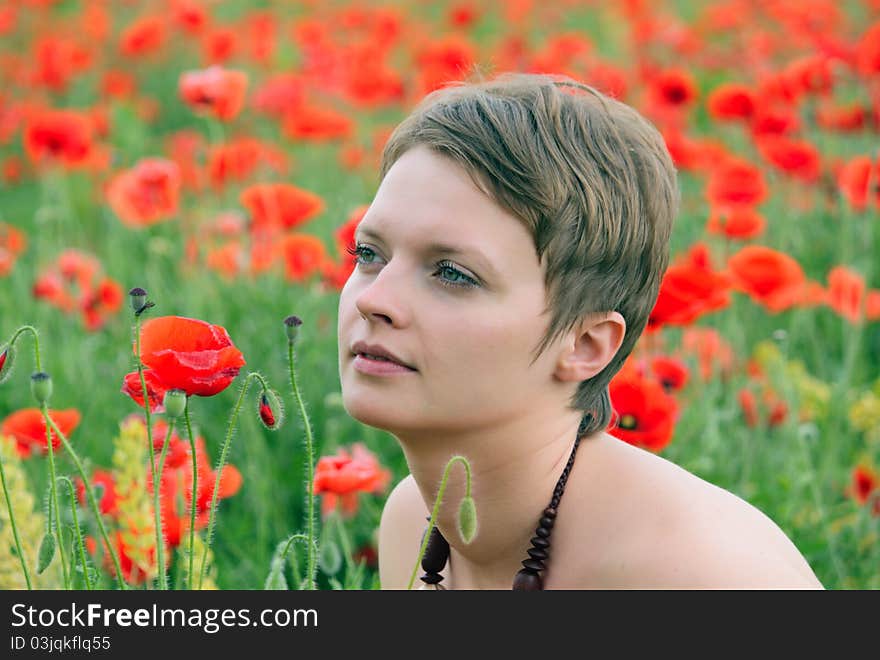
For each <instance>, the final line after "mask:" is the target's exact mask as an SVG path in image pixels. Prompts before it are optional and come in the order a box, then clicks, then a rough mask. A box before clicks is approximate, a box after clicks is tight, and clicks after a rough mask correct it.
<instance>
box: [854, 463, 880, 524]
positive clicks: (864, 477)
mask: <svg viewBox="0 0 880 660" xmlns="http://www.w3.org/2000/svg"><path fill="white" fill-rule="evenodd" d="M878 488H880V475H878V474H877V472H876V471H875V470H873V469H872V468H871V467H870V466H868V465H857V466H856V467H855V468H853V471H852V481H851V483H850V486H849V488H848V489H847V495H849V496H850V497H852V498H853V499H854V500H855V501H856V502H858V503H859V504H867V503H868V500H869V499H870V498H871V495H872V494H874V493H875V492H877V489H878ZM874 504H875V506H874V508H875V514H880V498H876V499H875V503H874Z"/></svg>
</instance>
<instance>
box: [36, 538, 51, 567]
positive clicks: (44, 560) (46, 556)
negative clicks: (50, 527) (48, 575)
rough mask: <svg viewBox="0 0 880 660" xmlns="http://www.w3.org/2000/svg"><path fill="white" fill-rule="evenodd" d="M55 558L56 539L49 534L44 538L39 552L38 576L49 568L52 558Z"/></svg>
mask: <svg viewBox="0 0 880 660" xmlns="http://www.w3.org/2000/svg"><path fill="white" fill-rule="evenodd" d="M54 556H55V537H54V536H52V534H50V533H49V532H46V534H45V535H44V536H43V540H42V541H41V542H40V549H39V551H38V552H37V575H40V574H41V573H42V572H43V571H45V570H46V569H47V568H49V564H51V563H52V558H53V557H54Z"/></svg>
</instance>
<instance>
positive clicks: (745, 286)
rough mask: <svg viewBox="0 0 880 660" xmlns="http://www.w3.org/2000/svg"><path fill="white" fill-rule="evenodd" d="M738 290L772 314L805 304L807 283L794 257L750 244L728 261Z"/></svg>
mask: <svg viewBox="0 0 880 660" xmlns="http://www.w3.org/2000/svg"><path fill="white" fill-rule="evenodd" d="M727 265H728V268H729V270H730V275H731V278H732V281H733V285H734V287H735V288H737V289H739V290H740V291H742V292H744V293H746V294H748V296H749V297H750V298H751V299H752V300H754V301H755V302H757V303H760V304H761V305H763V306H764V307H766V308H767V309H768V310H770V311H771V312H780V311H782V310H784V309H788V308H789V307H793V306H795V305H797V304H799V303H801V302H802V301H803V298H804V295H805V291H806V284H807V280H806V277H805V276H804V271H803V270H802V269H801V266H800V264H798V262H797V261H795V260H794V259H793V258H792V257H790V256H788V255H787V254H783V253H782V252H778V251H776V250H773V249H771V248H768V247H764V246H762V245H750V246H748V247H744V248H743V249H742V250H740V251H739V252H737V253H736V254H734V255H733V256H732V257H730V259H729V260H728V262H727Z"/></svg>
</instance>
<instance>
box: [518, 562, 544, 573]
mask: <svg viewBox="0 0 880 660" xmlns="http://www.w3.org/2000/svg"><path fill="white" fill-rule="evenodd" d="M522 565H523V566H524V567H526V568H530V569H532V570H533V571H543V570H544V562H542V561H541V560H540V559H524V560H523V561H522Z"/></svg>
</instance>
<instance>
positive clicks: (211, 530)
mask: <svg viewBox="0 0 880 660" xmlns="http://www.w3.org/2000/svg"><path fill="white" fill-rule="evenodd" d="M251 380H259V381H260V383H261V384H262V386H263V388H264V389H269V386H268V384H267V383H266V381H265V379H264V378H263V377H262V376H261V375H260V374H258V373H256V372H254V371H252V372H251V373H249V374H248V375H247V377H246V378H245V379H244V382H243V383H242V385H241V390H240V391H239V393H238V401H237V402H236V404H235V408H233V409H232V414H231V415H230V416H229V424H227V426H226V438H225V439H224V440H223V447H222V448H221V450H220V457H219V459H218V460H217V468H216V470H215V472H216V476H215V477H214V492H213V493H212V494H211V508H210V510H209V512H208V534H207V537H206V538H205V548H204V550H203V551H202V565H201V568H200V569H199V586H198V590H199V591H201V589H202V581H203V580H204V579H205V570H206V568H207V563H208V550H209V549H210V548H211V541H212V540H213V538H214V517H215V515H216V512H217V499H218V494H219V492H220V477H221V475H222V474H223V467H224V466H225V465H226V454H227V453H228V451H229V446H230V444H232V434H233V432H234V430H235V421H236V419H238V413H239V411H240V410H241V404H242V402H243V401H244V396H245V394H247V391H248V387H250V382H251Z"/></svg>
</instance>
